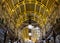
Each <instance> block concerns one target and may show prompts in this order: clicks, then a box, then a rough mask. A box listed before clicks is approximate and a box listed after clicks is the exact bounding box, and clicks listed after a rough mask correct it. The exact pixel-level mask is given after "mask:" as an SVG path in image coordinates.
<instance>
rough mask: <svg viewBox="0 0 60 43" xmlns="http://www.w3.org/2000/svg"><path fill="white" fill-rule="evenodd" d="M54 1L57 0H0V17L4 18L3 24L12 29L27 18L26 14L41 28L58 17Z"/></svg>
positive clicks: (16, 27)
mask: <svg viewBox="0 0 60 43" xmlns="http://www.w3.org/2000/svg"><path fill="white" fill-rule="evenodd" d="M56 1H58V0H0V3H1V4H0V17H1V18H4V24H7V26H8V27H9V28H10V29H12V30H13V31H14V30H15V29H18V28H19V27H20V26H21V25H22V24H23V22H24V21H27V20H28V19H29V18H28V15H30V16H31V19H32V20H33V21H36V22H37V23H38V24H39V26H40V27H41V28H43V27H44V26H46V25H47V24H48V23H49V24H53V23H55V20H56V18H57V17H58V14H57V11H58V9H56V8H57V5H56Z"/></svg>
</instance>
